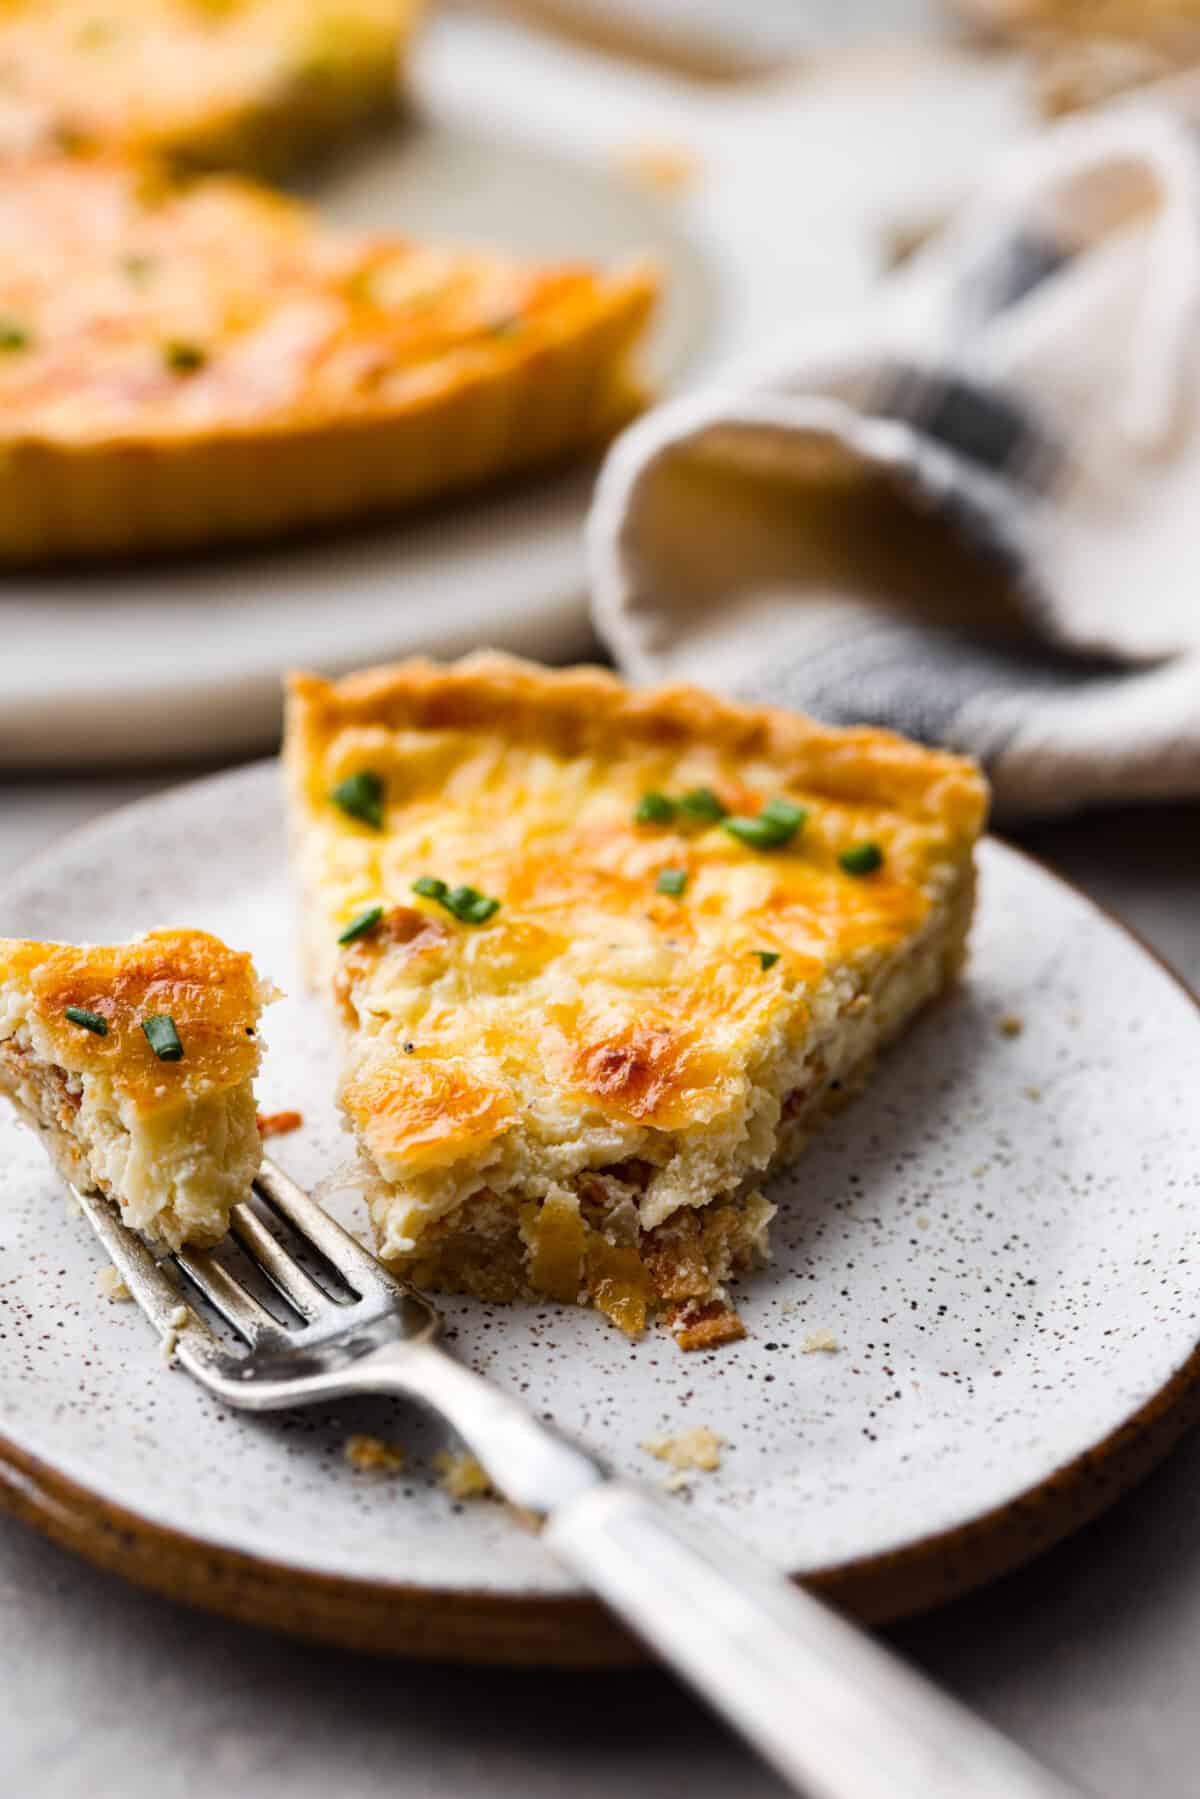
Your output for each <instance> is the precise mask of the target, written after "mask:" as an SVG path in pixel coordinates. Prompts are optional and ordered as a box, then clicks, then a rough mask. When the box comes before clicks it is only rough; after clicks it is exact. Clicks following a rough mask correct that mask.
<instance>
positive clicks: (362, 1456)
mask: <svg viewBox="0 0 1200 1799" xmlns="http://www.w3.org/2000/svg"><path fill="white" fill-rule="evenodd" d="M342 1455H343V1456H344V1457H345V1459H346V1461H347V1462H349V1464H350V1466H351V1467H352V1468H357V1469H359V1470H360V1472H362V1473H364V1474H403V1472H404V1464H405V1455H404V1451H403V1449H401V1447H400V1445H399V1443H387V1442H385V1441H384V1439H383V1438H382V1437H366V1436H354V1437H347V1438H346V1441H345V1442H344V1443H343V1444H342Z"/></svg>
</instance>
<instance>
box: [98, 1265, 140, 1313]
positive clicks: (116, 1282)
mask: <svg viewBox="0 0 1200 1799" xmlns="http://www.w3.org/2000/svg"><path fill="white" fill-rule="evenodd" d="M96 1291H97V1293H99V1295H100V1297H101V1299H108V1300H111V1301H112V1302H113V1303H114V1304H117V1303H118V1302H120V1301H121V1300H124V1299H132V1298H133V1294H132V1293H131V1292H130V1291H129V1288H128V1287H127V1286H126V1285H125V1282H124V1280H123V1279H122V1278H121V1271H120V1269H119V1268H114V1267H113V1266H112V1264H111V1263H110V1264H109V1266H108V1267H107V1268H101V1270H100V1272H99V1273H98V1274H97V1276H96Z"/></svg>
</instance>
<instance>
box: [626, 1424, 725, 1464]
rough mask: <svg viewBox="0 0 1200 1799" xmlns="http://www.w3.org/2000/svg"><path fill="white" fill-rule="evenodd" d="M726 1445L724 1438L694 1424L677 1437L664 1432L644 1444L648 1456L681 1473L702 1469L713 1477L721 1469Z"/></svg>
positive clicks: (704, 1426) (647, 1439)
mask: <svg viewBox="0 0 1200 1799" xmlns="http://www.w3.org/2000/svg"><path fill="white" fill-rule="evenodd" d="M724 1446H725V1439H724V1437H719V1436H718V1435H717V1433H716V1431H713V1430H709V1428H708V1426H707V1425H706V1424H697V1425H694V1426H693V1428H692V1429H691V1430H684V1431H680V1432H679V1433H678V1435H677V1436H671V1435H670V1434H669V1432H666V1431H663V1432H660V1434H659V1435H658V1436H656V1437H647V1438H646V1440H645V1442H644V1443H643V1444H642V1448H643V1449H644V1450H645V1451H646V1454H647V1455H652V1456H654V1457H656V1458H657V1460H658V1461H660V1462H666V1463H668V1464H669V1466H670V1467H672V1468H674V1469H676V1470H677V1471H678V1472H680V1473H682V1472H684V1471H685V1470H687V1469H693V1468H698V1469H700V1470H701V1471H702V1472H703V1473H705V1474H711V1473H712V1472H713V1470H714V1469H715V1468H719V1467H720V1466H721V1450H722V1449H723V1448H724Z"/></svg>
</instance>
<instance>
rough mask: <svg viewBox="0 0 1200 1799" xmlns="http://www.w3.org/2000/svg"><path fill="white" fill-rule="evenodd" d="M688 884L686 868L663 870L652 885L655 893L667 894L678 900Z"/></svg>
mask: <svg viewBox="0 0 1200 1799" xmlns="http://www.w3.org/2000/svg"><path fill="white" fill-rule="evenodd" d="M687 884H688V872H687V869H686V868H664V869H663V870H662V872H661V874H660V875H659V877H658V879H657V881H656V882H655V883H654V889H655V892H656V893H669V894H671V895H673V897H674V898H675V899H678V898H679V897H680V895H681V894H682V893H683V890H684V888H685V887H686V886H687Z"/></svg>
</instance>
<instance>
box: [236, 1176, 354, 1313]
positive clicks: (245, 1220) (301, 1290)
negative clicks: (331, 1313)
mask: <svg viewBox="0 0 1200 1799" xmlns="http://www.w3.org/2000/svg"><path fill="white" fill-rule="evenodd" d="M229 1224H230V1228H231V1230H232V1231H233V1234H234V1236H235V1237H236V1238H237V1240H238V1242H239V1243H240V1244H241V1245H242V1248H243V1249H244V1250H246V1251H247V1253H248V1254H249V1255H250V1256H252V1257H253V1259H254V1260H255V1261H256V1262H257V1263H258V1265H259V1267H260V1268H261V1269H262V1271H263V1273H264V1274H265V1275H266V1277H267V1279H268V1280H269V1281H270V1282H271V1284H272V1286H274V1287H275V1288H276V1289H277V1290H278V1291H279V1292H280V1293H282V1294H283V1297H284V1298H285V1299H286V1300H287V1302H288V1304H289V1305H290V1306H294V1307H295V1309H296V1311H298V1312H299V1314H300V1316H301V1317H302V1318H308V1319H313V1318H317V1317H319V1316H320V1314H321V1313H322V1312H327V1311H328V1310H329V1308H330V1306H333V1305H336V1304H337V1301H336V1300H335V1299H332V1298H331V1297H330V1295H329V1294H328V1293H325V1292H323V1291H322V1289H321V1288H320V1287H318V1285H317V1283H316V1281H314V1280H313V1279H312V1278H311V1277H310V1276H309V1275H307V1274H306V1273H305V1271H304V1269H303V1268H301V1266H300V1264H299V1262H297V1261H295V1260H294V1258H293V1257H291V1256H290V1255H288V1253H287V1251H286V1250H285V1249H284V1247H283V1245H282V1244H281V1243H280V1242H279V1241H278V1239H277V1238H275V1237H273V1236H272V1235H271V1233H270V1231H269V1230H268V1229H267V1227H266V1225H265V1224H264V1223H263V1222H262V1219H261V1218H259V1217H258V1215H257V1213H255V1212H254V1211H252V1210H251V1208H250V1207H249V1206H248V1205H246V1204H244V1203H243V1204H242V1205H239V1206H234V1208H233V1211H232V1212H231V1213H230V1215H229Z"/></svg>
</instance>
